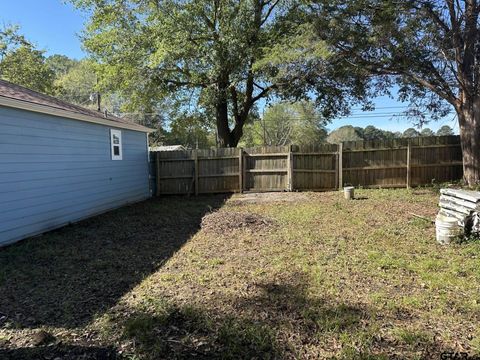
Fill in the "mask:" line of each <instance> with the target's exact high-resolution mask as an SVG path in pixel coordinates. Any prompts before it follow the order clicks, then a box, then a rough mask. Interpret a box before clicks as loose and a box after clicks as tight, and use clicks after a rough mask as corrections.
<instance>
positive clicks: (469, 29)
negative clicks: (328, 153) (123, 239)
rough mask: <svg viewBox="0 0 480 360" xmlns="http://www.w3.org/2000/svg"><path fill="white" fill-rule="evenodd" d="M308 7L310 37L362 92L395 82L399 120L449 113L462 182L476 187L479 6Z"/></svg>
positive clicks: (356, 2) (391, 0)
mask: <svg viewBox="0 0 480 360" xmlns="http://www.w3.org/2000/svg"><path fill="white" fill-rule="evenodd" d="M309 5H310V6H309V7H308V9H309V10H311V15H312V19H313V21H314V23H315V26H316V29H317V34H318V36H319V37H320V38H321V39H322V40H323V41H325V42H327V43H328V44H329V45H330V51H331V52H332V53H333V54H334V55H332V57H334V58H335V59H336V61H337V62H338V64H339V67H340V68H342V69H343V71H349V72H351V73H352V74H356V75H357V76H358V77H359V79H361V80H359V81H361V82H362V83H363V84H364V85H365V90H369V89H375V90H377V92H378V91H381V92H388V91H389V89H390V87H391V85H392V84H394V83H396V84H398V86H399V88H400V91H399V94H400V100H404V101H410V104H411V107H410V109H409V110H407V111H406V115H407V116H409V117H414V118H415V119H420V120H421V122H425V121H428V120H429V116H431V118H433V119H438V118H441V117H443V116H446V115H447V114H448V113H449V112H450V111H451V109H454V110H455V112H456V114H457V117H458V121H459V128H460V137H461V142H462V152H463V165H464V177H465V180H466V182H467V183H468V184H470V185H474V184H476V183H478V182H480V143H479V141H480V140H479V139H480V106H479V103H480V47H479V46H478V34H479V32H480V21H479V20H480V19H479V13H480V3H479V1H478V0H465V1H451V0H424V1H397V0H370V1H366V0H312V1H311V3H310V4H309ZM372 75H373V76H372ZM365 76H366V77H367V78H368V80H366V78H365Z"/></svg>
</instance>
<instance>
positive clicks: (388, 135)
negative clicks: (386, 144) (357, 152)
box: [362, 125, 396, 140]
mask: <svg viewBox="0 0 480 360" xmlns="http://www.w3.org/2000/svg"><path fill="white" fill-rule="evenodd" d="M395 137H396V135H395V133H393V132H391V131H386V130H382V129H378V128H376V127H375V126H373V125H368V126H367V127H365V129H363V132H362V138H363V140H389V139H393V138H395Z"/></svg>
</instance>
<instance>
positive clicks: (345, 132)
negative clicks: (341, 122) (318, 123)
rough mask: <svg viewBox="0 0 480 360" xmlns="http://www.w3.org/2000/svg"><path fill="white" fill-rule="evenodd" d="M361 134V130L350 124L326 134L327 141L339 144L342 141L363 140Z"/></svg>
mask: <svg viewBox="0 0 480 360" xmlns="http://www.w3.org/2000/svg"><path fill="white" fill-rule="evenodd" d="M361 135H362V134H361V132H360V131H359V130H358V129H356V128H354V127H353V126H352V125H345V126H342V127H339V128H338V129H336V130H333V131H332V132H331V133H330V134H328V137H327V142H329V143H330V144H339V143H341V142H344V141H359V140H363V138H362V136H361Z"/></svg>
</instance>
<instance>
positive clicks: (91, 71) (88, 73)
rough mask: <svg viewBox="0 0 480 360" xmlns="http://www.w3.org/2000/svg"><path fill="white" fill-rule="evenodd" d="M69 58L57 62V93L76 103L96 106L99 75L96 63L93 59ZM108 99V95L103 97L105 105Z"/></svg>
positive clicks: (62, 97)
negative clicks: (96, 70) (75, 59)
mask: <svg viewBox="0 0 480 360" xmlns="http://www.w3.org/2000/svg"><path fill="white" fill-rule="evenodd" d="M67 59H68V58H67ZM68 60H70V59H68ZM68 60H67V61H65V59H62V61H61V62H56V64H55V65H56V69H57V72H56V73H57V79H56V80H55V87H56V89H57V94H56V95H57V96H58V97H59V98H61V99H63V100H65V101H68V102H72V103H74V104H78V105H83V106H87V107H95V108H96V101H95V94H96V92H97V88H96V85H97V76H96V73H95V63H93V61H91V60H80V61H72V62H69V61H68ZM107 99H108V97H107V96H104V97H103V101H104V105H106V104H105V102H106V101H107Z"/></svg>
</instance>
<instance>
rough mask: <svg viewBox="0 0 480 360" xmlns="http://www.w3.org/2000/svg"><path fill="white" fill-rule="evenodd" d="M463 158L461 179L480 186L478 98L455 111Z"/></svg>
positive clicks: (471, 184) (479, 109)
mask: <svg viewBox="0 0 480 360" xmlns="http://www.w3.org/2000/svg"><path fill="white" fill-rule="evenodd" d="M457 115H458V123H459V125H460V141H461V144H462V156H463V178H464V180H465V182H466V183H467V184H468V185H469V186H474V185H478V184H480V97H478V96H476V97H475V99H472V100H470V99H468V100H466V101H465V102H464V103H463V104H462V105H461V106H460V108H459V109H458V110H457Z"/></svg>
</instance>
